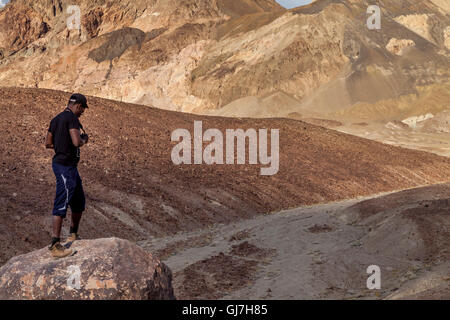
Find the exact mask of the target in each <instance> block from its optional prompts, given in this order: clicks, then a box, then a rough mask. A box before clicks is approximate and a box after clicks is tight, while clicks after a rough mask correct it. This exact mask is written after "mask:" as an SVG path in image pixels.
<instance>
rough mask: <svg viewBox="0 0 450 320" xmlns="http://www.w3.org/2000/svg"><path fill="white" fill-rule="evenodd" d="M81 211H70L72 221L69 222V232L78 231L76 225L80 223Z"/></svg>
mask: <svg viewBox="0 0 450 320" xmlns="http://www.w3.org/2000/svg"><path fill="white" fill-rule="evenodd" d="M82 215H83V212H72V222H71V224H70V233H78V226H79V225H80V220H81V216H82Z"/></svg>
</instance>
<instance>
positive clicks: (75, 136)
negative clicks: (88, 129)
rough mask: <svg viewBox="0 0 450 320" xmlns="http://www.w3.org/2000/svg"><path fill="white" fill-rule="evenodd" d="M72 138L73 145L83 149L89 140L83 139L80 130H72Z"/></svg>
mask: <svg viewBox="0 0 450 320" xmlns="http://www.w3.org/2000/svg"><path fill="white" fill-rule="evenodd" d="M69 132H70V138H72V143H73V145H74V146H75V147H82V146H84V145H85V144H86V143H87V140H83V139H81V134H80V130H79V129H70V130H69Z"/></svg>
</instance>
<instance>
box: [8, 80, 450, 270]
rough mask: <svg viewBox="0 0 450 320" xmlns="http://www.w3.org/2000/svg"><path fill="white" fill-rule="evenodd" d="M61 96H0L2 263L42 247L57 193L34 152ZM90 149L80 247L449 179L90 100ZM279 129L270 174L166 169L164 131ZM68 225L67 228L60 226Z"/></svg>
mask: <svg viewBox="0 0 450 320" xmlns="http://www.w3.org/2000/svg"><path fill="white" fill-rule="evenodd" d="M69 96H70V93H65V92H58V91H53V90H42V89H18V88H0V110H1V114H2V120H1V121H0V130H1V132H2V135H3V139H2V143H1V146H0V153H1V159H0V170H1V171H0V202H1V204H2V205H1V206H0V214H1V224H0V264H2V263H4V262H5V261H6V260H7V259H9V258H10V257H12V256H15V255H17V254H20V253H23V252H27V251H30V250H33V249H36V248H40V247H42V246H44V245H46V244H47V243H48V241H49V239H50V230H51V227H50V225H51V224H50V222H51V209H52V204H53V196H54V192H55V191H54V190H55V182H54V176H53V173H52V171H51V157H52V156H53V152H52V151H51V150H46V149H45V148H44V146H43V140H44V135H45V133H46V131H47V128H48V125H49V122H50V120H51V119H52V117H54V116H55V115H56V114H58V113H59V112H60V111H62V110H63V109H64V105H65V104H66V102H67V100H68V98H69ZM88 100H89V105H90V108H89V109H88V110H87V112H86V113H85V115H83V117H82V118H81V122H82V123H83V125H84V127H85V129H86V130H87V132H88V133H89V134H90V142H89V144H88V145H87V146H85V147H83V148H82V150H81V158H82V161H81V163H80V165H79V170H80V174H81V177H82V179H83V184H84V188H85V192H86V196H87V211H86V213H85V218H84V220H83V223H82V227H81V230H80V233H81V236H83V237H85V238H98V237H111V236H117V237H121V238H126V239H129V240H142V239H147V238H149V237H152V236H153V237H158V236H164V235H169V234H173V233H176V232H178V231H192V230H195V229H198V228H201V227H205V226H209V225H211V224H214V223H228V222H232V221H236V220H239V219H243V218H248V217H251V216H254V215H257V214H262V213H269V212H273V211H279V210H281V209H284V208H292V207H297V206H300V205H303V204H313V203H320V202H328V201H334V200H340V199H344V198H354V197H356V196H359V195H368V194H374V193H377V192H381V191H388V190H398V189H403V188H408V187H414V186H419V185H425V184H432V183H436V182H439V181H449V180H450V159H448V158H445V157H439V156H436V155H433V154H428V153H426V152H420V151H413V150H407V149H402V148H398V147H394V146H389V145H384V144H381V143H377V142H374V141H369V140H365V139H362V138H358V137H354V136H351V135H347V134H342V133H338V132H335V131H332V130H329V129H325V128H322V127H317V126H314V125H311V124H307V123H304V122H301V121H295V120H287V119H230V118H219V117H201V116H197V115H190V114H184V113H176V112H170V111H164V110H159V109H154V108H150V107H144V106H139V105H132V104H126V103H121V102H117V101H110V100H105V99H100V98H94V97H89V98H88ZM194 120H202V121H203V128H204V130H206V129H207V128H218V129H220V130H221V131H222V132H225V129H227V128H229V129H237V128H242V129H246V128H255V129H258V128H269V129H271V128H273V129H280V170H279V172H278V174H276V175H274V176H261V175H260V172H259V169H260V166H259V165H234V166H233V165H212V166H208V165H183V166H175V165H174V164H173V163H172V161H171V159H170V154H171V150H172V148H173V146H174V145H175V143H172V142H171V141H170V136H171V132H172V131H173V130H175V129H177V128H186V129H188V130H190V131H191V132H193V122H194ZM65 227H66V228H67V227H68V226H67V222H66V224H65Z"/></svg>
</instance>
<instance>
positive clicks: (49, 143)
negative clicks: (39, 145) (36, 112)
mask: <svg viewBox="0 0 450 320" xmlns="http://www.w3.org/2000/svg"><path fill="white" fill-rule="evenodd" d="M45 147H46V148H47V149H53V148H54V145H53V135H52V133H51V132H50V131H47V136H46V137H45Z"/></svg>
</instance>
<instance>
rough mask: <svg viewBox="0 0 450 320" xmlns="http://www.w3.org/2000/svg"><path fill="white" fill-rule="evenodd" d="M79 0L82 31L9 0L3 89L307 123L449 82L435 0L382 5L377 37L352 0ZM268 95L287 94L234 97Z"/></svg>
mask: <svg viewBox="0 0 450 320" xmlns="http://www.w3.org/2000/svg"><path fill="white" fill-rule="evenodd" d="M72 2H73V1H72ZM72 2H70V3H72ZM75 3H78V4H80V7H81V13H82V19H81V22H82V23H81V30H80V31H78V30H73V31H69V30H67V27H66V20H67V18H68V16H69V15H68V14H67V13H66V8H67V6H68V4H69V1H62V0H52V1H50V0H46V1H44V0H40V1H31V0H15V1H12V3H10V4H9V5H7V6H6V7H5V9H4V10H2V11H1V12H0V25H1V26H2V27H1V28H0V40H1V41H0V43H2V45H1V46H2V47H1V48H0V50H1V52H2V54H1V56H2V57H3V59H1V60H0V86H25V87H39V88H51V89H59V90H64V91H81V92H84V93H87V94H91V95H95V96H99V97H105V98H111V99H115V100H120V101H125V102H137V103H140V104H145V105H151V106H155V107H158V108H163V109H170V110H180V111H186V112H201V113H205V112H206V113H208V112H211V110H216V109H220V108H222V107H224V106H227V105H228V104H230V103H234V105H233V107H232V108H231V109H232V110H231V111H230V112H229V113H228V114H229V115H240V114H245V115H246V116H261V115H262V116H266V115H267V114H268V115H271V116H287V115H288V114H290V113H292V112H298V113H300V114H302V115H304V116H309V117H310V116H314V114H313V113H314V112H319V113H321V114H323V113H328V112H334V111H338V110H342V109H345V108H347V107H350V106H353V105H354V104H355V103H358V102H363V103H376V102H377V101H380V100H385V99H394V98H397V97H399V96H401V95H408V94H414V93H416V90H417V86H427V85H433V84H436V83H442V82H448V79H449V71H448V70H449V59H448V53H449V51H448V49H449V48H448V41H449V31H448V30H449V29H448V25H449V21H450V20H449V11H448V6H447V5H446V4H445V2H442V1H438V0H434V1H431V0H426V1H421V2H419V3H417V2H416V1H404V0H389V1H383V2H382V3H381V4H380V6H381V9H382V28H381V30H368V28H367V26H366V21H367V18H368V14H367V13H366V10H367V7H368V5H369V4H372V3H371V2H370V1H360V0H318V1H315V2H314V3H312V4H311V5H308V6H305V7H301V8H296V9H292V10H284V9H283V8H281V7H280V6H279V5H277V4H276V2H275V1H273V0H239V1H231V0H226V1H225V0H215V1H205V0H189V1H183V2H178V1H175V0H171V1H162V0H161V1H158V0H140V1H120V2H117V1H75ZM17 20H18V21H21V23H19V24H17V23H11V21H17ZM272 96H275V97H280V96H282V97H283V98H282V99H278V100H276V99H275V100H274V101H273V102H271V103H270V106H271V108H269V109H270V110H264V111H263V112H260V110H259V109H260V108H263V109H267V106H265V105H264V103H262V106H260V104H259V103H257V104H256V106H258V107H256V108H253V109H252V108H251V107H247V105H246V103H244V102H243V101H242V100H238V99H243V98H244V99H250V100H257V99H265V98H266V97H272ZM249 108H250V110H248V109H249ZM241 109H244V110H243V111H242V110H241ZM252 110H253V111H252ZM213 112H215V111H213ZM217 112H220V111H217ZM233 113H234V114H233Z"/></svg>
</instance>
